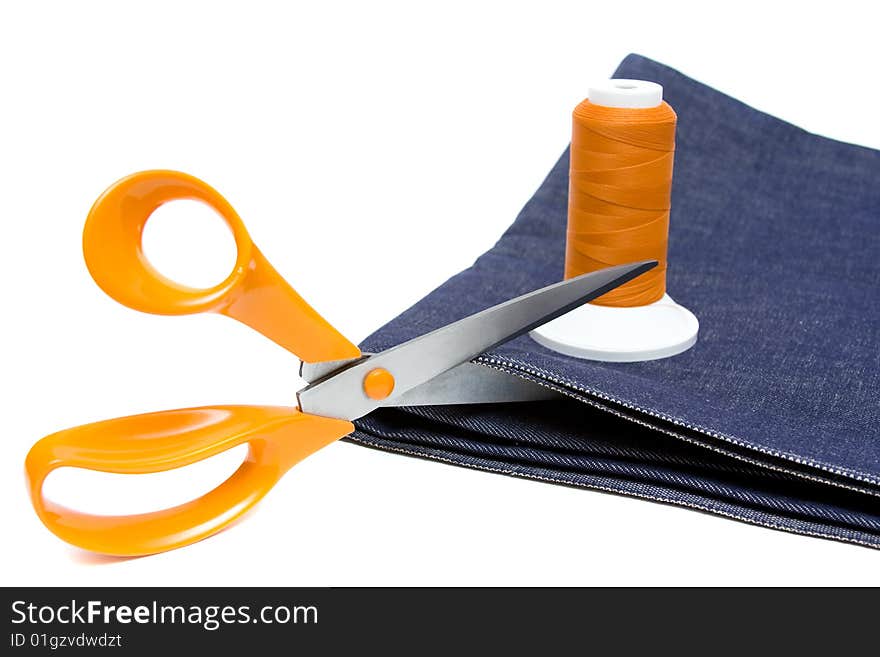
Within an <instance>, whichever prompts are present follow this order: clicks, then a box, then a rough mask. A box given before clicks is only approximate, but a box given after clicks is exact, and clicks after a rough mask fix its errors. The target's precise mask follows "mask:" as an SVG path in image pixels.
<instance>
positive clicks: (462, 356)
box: [297, 260, 657, 420]
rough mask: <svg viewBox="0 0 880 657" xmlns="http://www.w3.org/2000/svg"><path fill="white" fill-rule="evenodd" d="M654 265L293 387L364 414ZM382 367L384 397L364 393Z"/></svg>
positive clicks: (332, 406)
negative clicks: (389, 388) (389, 378)
mask: <svg viewBox="0 0 880 657" xmlns="http://www.w3.org/2000/svg"><path fill="white" fill-rule="evenodd" d="M656 265H657V261H656V260H648V261H644V262H637V263H633V264H629V265H619V266H617V267H609V268H608V269H602V270H600V271H595V272H592V273H589V274H584V275H583V276H578V277H576V278H571V279H569V280H567V281H562V282H561V283H555V284H553V285H549V286H547V287H545V288H542V289H540V290H536V291H534V292H530V293H528V294H524V295H523V296H520V297H517V298H515V299H511V300H510V301H505V302H504V303H500V304H498V305H497V306H492V307H491V308H487V309H486V310H483V311H481V312H478V313H476V314H474V315H471V316H470V317H465V318H464V319H461V320H459V321H457V322H453V323H452V324H449V325H447V326H444V327H442V328H439V329H437V330H435V331H432V332H430V333H427V334H425V335H422V336H419V337H417V338H413V339H412V340H409V341H408V342H404V343H403V344H400V345H397V346H396V347H392V348H391V349H387V350H385V351H383V352H382V353H380V354H376V355H375V356H371V357H369V358H366V359H364V360H362V361H359V362H357V363H355V364H354V365H351V366H350V367H347V368H345V369H343V370H342V371H341V372H339V373H338V374H336V375H335V376H328V377H327V378H324V379H321V380H319V381H316V382H315V383H313V384H311V385H309V386H307V387H305V388H303V389H302V390H300V391H299V392H298V393H297V398H298V399H299V406H300V409H302V410H303V411H304V412H306V413H312V414H314V415H322V416H324V417H332V418H339V419H346V420H354V419H357V418H359V417H363V416H364V415H366V414H367V413H369V412H370V411H372V410H373V409H375V408H377V407H379V406H381V405H383V404H384V403H390V402H392V401H393V399H394V398H396V397H398V396H400V395H403V394H404V393H406V392H407V391H409V390H411V389H413V388H415V387H416V386H418V385H421V384H422V383H425V382H426V381H430V380H431V379H433V378H434V377H437V376H439V375H440V374H443V372H446V371H447V370H450V369H452V368H453V367H455V366H456V365H459V364H460V363H464V362H466V361H469V360H471V359H472V358H474V357H476V356H477V355H479V354H481V353H482V352H484V351H487V350H489V349H491V348H493V347H495V346H497V345H499V344H501V343H503V342H506V341H508V340H511V339H513V338H515V337H517V336H519V335H522V334H523V333H526V332H527V331H530V330H532V329H533V328H537V327H538V326H541V325H542V324H544V323H546V322H549V321H550V320H553V319H556V318H557V317H559V316H560V315H564V314H565V313H567V312H568V311H569V310H572V309H574V308H576V307H577V306H580V305H582V304H584V303H586V302H588V301H591V300H592V299H595V298H596V297H598V296H601V295H603V294H605V293H606V292H608V291H610V290H613V289H614V288H616V287H617V286H619V285H622V284H624V283H626V282H628V281H630V280H632V279H633V278H635V277H636V276H638V275H639V274H642V273H644V272H646V271H648V270H649V269H651V268H653V267H655V266H656ZM376 368H384V369H386V370H388V371H389V372H390V373H391V374H392V375H393V377H394V390H393V392H392V394H391V396H390V397H389V398H387V399H386V400H378V401H377V400H375V399H371V398H370V397H368V396H367V395H366V394H365V393H364V389H363V380H364V376H365V375H366V374H367V373H368V372H369V371H371V370H373V369H376Z"/></svg>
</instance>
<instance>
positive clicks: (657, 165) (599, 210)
mask: <svg viewBox="0 0 880 657" xmlns="http://www.w3.org/2000/svg"><path fill="white" fill-rule="evenodd" d="M675 125H676V115H675V112H674V110H673V109H672V108H671V107H670V106H669V105H668V104H667V103H665V102H664V101H663V88H662V87H661V86H660V85H659V84H656V83H653V82H645V81H642V80H609V81H608V82H607V83H604V84H602V85H598V86H595V87H592V88H591V89H590V91H589V97H588V98H587V100H584V101H583V102H582V103H580V104H579V105H578V106H577V107H576V108H575V109H574V112H573V114H572V140H571V164H570V177H569V204H568V232H567V240H566V254H565V277H566V278H571V277H574V276H579V275H580V274H584V273H587V272H591V271H596V270H598V269H603V268H605V267H610V266H612V265H619V264H625V263H629V262H633V261H636V260H647V259H653V260H657V261H658V262H659V263H660V264H659V265H658V266H657V267H656V268H654V269H653V270H651V271H649V272H647V273H646V274H643V275H642V276H639V277H638V278H636V279H633V280H632V281H630V282H629V283H626V284H625V285H622V286H620V287H619V288H616V289H615V290H612V291H611V292H609V293H607V294H605V295H603V296H601V297H599V298H598V299H596V300H594V301H593V302H592V303H590V304H586V305H585V306H583V307H581V308H578V309H576V310H574V311H572V312H570V313H569V314H568V315H565V316H563V317H560V318H559V319H557V320H555V321H553V322H551V323H549V324H546V325H544V326H543V327H541V328H539V329H537V330H535V331H533V332H532V337H533V338H534V339H535V340H536V341H538V342H539V343H541V344H543V345H544V346H546V347H549V348H551V349H554V350H556V351H559V352H561V353H564V354H567V355H571V356H577V357H581V358H589V359H593V360H605V361H618V362H624V361H639V360H652V359H655V358H664V357H667V356H672V355H674V354H677V353H680V352H682V351H684V350H686V349H688V348H690V347H691V346H692V345H693V344H694V343H695V342H696V338H697V332H698V330H699V322H698V321H697V319H696V317H694V315H693V314H692V313H691V312H690V311H688V310H687V309H686V308H684V307H682V306H680V305H678V304H677V303H675V302H674V301H673V300H672V299H671V298H670V297H669V295H667V294H666V269H667V257H666V256H667V236H668V233H669V217H670V199H671V191H672V171H673V157H674V153H675Z"/></svg>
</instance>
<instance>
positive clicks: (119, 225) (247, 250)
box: [83, 171, 360, 362]
mask: <svg viewBox="0 0 880 657" xmlns="http://www.w3.org/2000/svg"><path fill="white" fill-rule="evenodd" d="M183 199H189V200H196V201H202V202H203V203H206V204H207V205H209V206H210V207H211V208H213V209H214V210H215V211H216V212H217V213H218V214H219V215H220V216H221V217H222V218H223V219H224V221H225V222H226V224H227V225H228V226H229V228H230V230H231V231H232V234H233V237H234V238H235V244H236V246H237V248H238V255H237V257H236V262H235V267H234V269H233V270H232V273H231V274H230V275H229V276H228V277H227V278H226V279H225V280H224V281H222V282H221V283H219V284H217V285H216V286H214V287H211V288H207V289H198V288H192V287H188V286H186V285H181V284H179V283H176V282H175V281H173V280H171V279H169V278H167V277H165V276H163V275H162V274H160V273H159V272H158V271H157V270H156V269H155V268H154V267H153V266H152V265H151V264H150V262H149V260H148V259H147V257H146V256H145V255H144V251H143V248H142V245H141V237H142V234H143V229H144V225H145V224H146V223H147V219H149V217H150V215H151V214H152V213H153V212H155V211H156V209H157V208H158V207H159V206H160V205H162V204H163V203H167V202H168V201H175V200H183ZM83 255H84V256H85V260H86V265H87V266H88V268H89V272H90V273H91V275H92V278H94V279H95V282H96V283H97V284H98V285H99V286H100V287H101V289H102V290H104V292H106V293H107V294H108V295H110V296H111V297H112V298H114V299H115V300H116V301H118V302H119V303H122V304H124V305H126V306H128V307H129V308H134V309H135V310H140V311H143V312H148V313H156V314H159V315H185V314H190V313H200V312H215V313H220V314H223V315H227V316H229V317H232V318H234V319H237V320H238V321H240V322H243V323H244V324H247V325H248V326H250V327H251V328H253V329H255V330H257V331H259V332H260V333H262V334H263V335H265V336H266V337H268V338H269V339H271V340H273V341H274V342H276V343H278V344H279V345H281V346H282V347H284V348H285V349H287V350H288V351H291V352H293V353H294V354H296V355H297V356H299V357H300V358H301V359H302V360H304V361H306V362H320V361H326V360H342V359H346V358H357V357H358V356H360V350H359V349H358V348H357V347H356V346H355V345H354V344H352V343H351V342H349V341H348V340H347V339H346V338H345V337H344V336H343V335H342V334H341V333H339V331H337V330H336V329H335V328H333V326H331V325H330V324H329V323H328V322H327V321H326V320H325V319H324V318H323V317H321V315H319V314H318V312H317V311H315V309H314V308H312V307H311V306H310V305H309V304H308V303H306V301H305V300H304V299H303V298H302V297H301V296H300V295H299V294H297V292H296V291H295V290H294V289H293V288H292V287H291V286H290V285H289V284H288V283H287V282H286V281H285V280H284V279H283V278H282V277H281V276H280V275H279V274H278V272H276V271H275V269H274V268H273V267H272V265H271V264H269V262H268V261H267V260H266V258H265V257H264V256H263V254H262V253H260V251H259V249H257V247H256V246H255V245H254V243H253V242H252V241H251V238H250V236H249V235H248V233H247V230H245V227H244V224H243V223H242V221H241V219H240V218H239V216H238V214H237V213H236V212H235V210H234V209H233V207H232V206H231V205H230V204H229V203H228V202H227V201H226V199H225V198H223V197H222V196H221V195H220V194H219V193H218V192H217V191H216V190H214V189H213V188H212V187H210V186H209V185H207V184H206V183H204V182H202V181H201V180H199V179H198V178H194V177H193V176H189V175H187V174H185V173H180V172H177V171H143V172H141V173H135V174H133V175H131V176H128V177H127V178H123V179H122V180H120V181H118V182H116V183H114V184H113V185H111V186H110V187H109V188H108V189H107V191H105V192H104V193H103V194H102V195H101V196H100V198H98V200H97V201H95V204H94V205H93V206H92V209H91V211H90V212H89V216H88V218H87V219H86V225H85V228H84V229H83Z"/></svg>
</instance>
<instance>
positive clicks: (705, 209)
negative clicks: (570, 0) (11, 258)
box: [351, 55, 880, 548]
mask: <svg viewBox="0 0 880 657" xmlns="http://www.w3.org/2000/svg"><path fill="white" fill-rule="evenodd" d="M616 77H623V78H637V79H645V80H653V81H656V82H659V83H660V84H662V85H663V87H664V98H665V99H666V100H668V101H669V103H670V104H671V105H672V107H673V108H675V110H676V112H677V114H678V117H679V119H678V134H677V150H676V156H675V178H674V183H673V196H672V219H671V228H670V239H669V262H670V269H669V275H668V291H669V292H670V294H671V295H672V297H673V298H675V299H676V300H677V301H679V302H680V303H682V304H683V305H684V306H686V307H687V308H690V309H691V310H693V311H694V313H695V314H696V315H697V316H698V317H699V319H700V337H699V341H698V342H697V344H696V345H695V346H694V347H693V348H692V349H690V350H689V351H687V352H685V353H683V354H680V355H678V356H674V357H672V358H667V359H664V360H657V361H650V362H644V363H599V362H591V361H585V360H578V359H574V358H570V357H567V356H563V355H560V354H557V353H555V352H553V351H550V350H548V349H545V348H544V347H541V346H540V345H538V344H537V343H536V342H534V341H533V340H531V339H530V338H529V337H527V336H523V337H520V338H518V339H516V340H514V341H512V342H509V343H507V344H505V345H503V346H501V347H499V348H497V349H495V350H493V351H492V352H491V353H487V354H484V355H483V356H481V357H480V358H478V359H477V362H479V363H482V364H484V365H486V366H487V367H494V368H497V369H500V370H504V371H506V372H510V373H513V374H516V375H518V376H521V377H523V378H525V379H529V380H532V381H535V382H538V383H540V384H543V385H545V386H548V387H550V388H553V389H555V390H557V391H560V392H562V393H564V394H565V395H566V398H565V399H562V400H560V401H548V402H531V403H519V404H495V405H469V406H451V407H419V408H415V407H414V408H404V409H382V410H379V411H376V412H374V413H372V414H371V415H369V416H368V417H365V418H363V419H361V420H359V421H358V422H357V432H356V433H355V434H353V436H352V437H351V440H353V441H354V442H357V443H360V444H363V445H368V446H372V447H376V448H380V449H384V450H389V451H393V452H399V453H403V454H409V455H413V456H419V457H424V458H429V459H434V460H437V461H442V462H446V463H452V464H456V465H460V466H466V467H470V468H476V469H481V470H488V471H492V472H499V473H503V474H508V475H514V476H518V477H527V478H531V479H540V480H543V481H548V482H554V483H559V484H566V485H571V486H579V487H583V488H591V489H598V490H604V491H609V492H615V493H620V494H624V495H631V496H634V497H640V498H645V499H650V500H655V501H661V502H668V503H672V504H677V505H681V506H686V507H690V508H694V509H699V510H702V511H707V512H710V513H715V514H718V515H721V516H726V517H729V518H735V519H738V520H742V521H745V522H749V523H754V524H757V525H763V526H765V527H772V528H775V529H781V530H786V531H791V532H796V533H800V534H807V535H811V536H819V537H825V538H832V539H837V540H841V541H848V542H851V543H858V544H861V545H865V546H870V547H875V548H876V547H880V431H878V425H880V374H878V372H880V328H878V327H880V152H877V151H874V150H871V149H868V148H862V147H859V146H853V145H849V144H844V143H840V142H837V141H833V140H831V139H826V138H823V137H819V136H816V135H812V134H809V133H807V132H805V131H803V130H801V129H799V128H797V127H795V126H793V125H790V124H788V123H785V122H783V121H781V120H779V119H776V118H773V117H771V116H768V115H766V114H762V113H761V112H758V111H756V110H754V109H752V108H750V107H747V106H746V105H744V104H742V103H740V102H738V101H736V100H734V99H732V98H729V97H728V96H725V95H723V94H721V93H719V92H717V91H715V90H713V89H710V88H709V87H706V86H704V85H702V84H699V83H697V82H695V81H693V80H691V79H689V78H687V77H685V76H683V75H682V74H680V73H678V72H676V71H674V70H672V69H670V68H667V67H665V66H663V65H661V64H658V63H656V62H653V61H651V60H649V59H645V58H643V57H640V56H636V55H630V56H629V57H627V58H626V60H624V62H623V63H622V64H621V66H620V67H619V68H618V70H617V72H616ZM566 111H567V110H566ZM567 193H568V154H567V153H565V154H563V156H562V158H561V159H560V160H559V162H558V163H557V164H556V165H555V166H554V167H553V170H552V171H551V172H550V174H549V176H548V177H547V179H546V180H545V181H544V183H543V184H542V185H541V187H540V189H538V191H537V192H536V193H535V195H534V197H533V198H532V199H531V200H530V201H529V203H528V204H527V205H526V207H525V208H524V209H523V211H522V212H521V213H520V215H519V217H518V218H517V219H516V222H515V223H514V224H513V225H512V226H511V227H510V228H509V229H508V230H507V232H506V233H505V234H504V235H503V236H502V237H501V239H500V241H499V242H498V243H497V244H496V245H495V246H494V247H493V248H492V249H491V250H490V251H489V252H487V253H486V254H484V255H483V256H481V257H480V258H479V259H478V260H477V262H476V263H475V264H474V265H473V266H472V267H470V268H469V269H467V270H465V271H463V272H461V273H460V274H458V275H457V276H454V277H453V278H452V279H450V280H449V281H448V282H446V283H445V284H443V285H442V286H441V287H440V288H438V289H437V290H435V291H434V292H432V293H431V294H429V295H428V296H427V297H425V298H424V299H423V300H422V301H420V302H419V303H417V304H416V305H415V306H413V307H412V308H410V309H409V310H407V311H406V312H404V313H403V314H402V315H400V316H399V317H397V318H396V319H394V320H393V321H391V322H389V323H388V324H387V325H386V326H384V327H382V328H381V329H380V330H379V331H377V332H376V333H375V334H373V335H372V336H370V337H369V338H368V339H367V340H366V341H365V342H364V344H363V345H362V346H363V348H364V349H365V350H371V351H378V350H381V349H386V348H388V347H391V346H394V345H396V344H399V343H400V342H403V341H404V340H407V339H409V338H412V337H415V336H417V335H420V334H422V333H425V332H427V331H430V330H432V329H435V328H438V327H440V326H442V325H444V324H447V323H449V322H451V321H454V320H456V319H459V318H461V317H464V316H466V315H469V314H471V313H473V312H476V311H478V310H481V309H483V308H486V307H488V306H490V305H492V304H495V303H498V302H500V301H503V300H505V299H509V298H512V297H514V296H517V295H519V294H523V293H525V292H528V291H530V290H534V289H536V288H539V287H542V286H544V285H547V284H549V283H552V282H555V281H558V280H561V278H562V268H563V259H564V244H565V230H566V208H567Z"/></svg>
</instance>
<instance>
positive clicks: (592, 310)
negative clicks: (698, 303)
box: [530, 294, 700, 363]
mask: <svg viewBox="0 0 880 657" xmlns="http://www.w3.org/2000/svg"><path fill="white" fill-rule="evenodd" d="M699 330H700V322H699V321H698V320H697V318H696V316H694V314H693V313H692V312H691V311H690V310H688V309H687V308H685V307H684V306H680V305H679V304H677V303H676V302H675V301H673V300H672V298H671V297H670V296H669V295H668V294H664V295H663V298H662V299H660V300H659V301H655V302H654V303H651V304H648V305H647V306H635V307H632V308H613V307H610V306H597V305H593V304H589V303H588V304H584V305H583V306H580V307H579V308H575V309H574V310H572V311H571V312H569V313H567V314H565V315H563V316H562V317H558V318H556V319H554V320H553V321H552V322H549V323H547V324H544V325H543V326H540V327H538V328H537V329H535V330H534V331H532V332H531V333H530V335H531V337H532V339H533V340H535V342H537V343H538V344H540V345H542V346H544V347H547V348H548V349H552V350H553V351H556V352H558V353H561V354H565V355H566V356H573V357H575V358H583V359H586V360H597V361H605V362H610V363H632V362H637V361H645V360H657V359H659V358H668V357H669V356H674V355H676V354H680V353H681V352H683V351H687V350H688V349H690V348H691V347H692V346H693V345H694V344H695V343H696V341H697V334H698V332H699Z"/></svg>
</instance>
